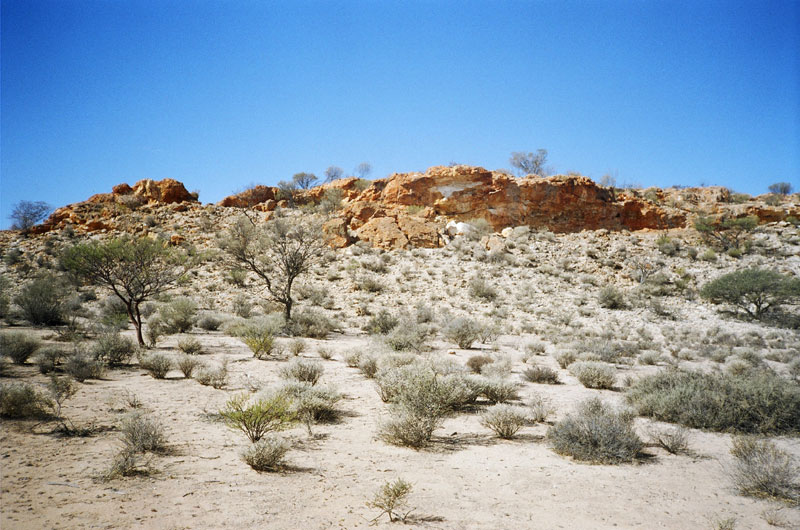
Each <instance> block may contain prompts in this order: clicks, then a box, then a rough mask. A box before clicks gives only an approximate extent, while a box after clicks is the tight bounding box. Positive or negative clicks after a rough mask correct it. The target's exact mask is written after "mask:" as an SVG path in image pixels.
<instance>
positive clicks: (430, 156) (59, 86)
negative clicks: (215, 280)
mask: <svg viewBox="0 0 800 530" xmlns="http://www.w3.org/2000/svg"><path fill="white" fill-rule="evenodd" d="M1 15H2V21H1V23H2V28H1V30H2V35H1V39H2V42H1V43H0V45H1V46H2V47H1V48H0V56H1V60H2V63H1V68H2V78H1V84H2V86H1V90H2V92H0V103H1V105H2V108H1V109H0V111H1V114H0V122H1V123H0V135H1V136H0V155H1V156H2V158H1V159H0V179H1V180H0V213H2V224H1V225H0V226H2V227H7V226H8V220H7V216H8V214H9V213H10V210H11V207H12V205H13V204H15V203H16V202H17V201H19V200H21V199H26V200H44V201H47V202H49V203H50V204H52V205H53V206H62V205H64V204H68V203H71V202H77V201H80V200H84V199H86V198H88V197H89V196H90V195H91V194H94V193H100V192H106V191H109V190H110V189H111V187H112V186H113V185H115V184H118V183H120V182H128V183H130V184H133V183H134V182H135V181H137V180H139V179H143V178H154V179H161V178H166V177H170V178H175V179H178V180H180V181H182V182H184V183H185V185H186V187H187V188H188V189H189V190H190V191H191V190H199V192H200V199H201V201H203V202H212V201H218V200H220V199H221V198H222V197H224V196H226V195H228V194H230V193H232V192H233V191H236V190H239V189H242V188H244V187H246V186H248V185H249V184H252V183H263V184H274V183H276V182H277V181H278V180H282V179H288V178H290V177H291V175H292V174H294V173H296V172H299V171H309V172H314V173H316V174H317V175H322V173H323V171H324V170H325V168H326V167H328V166H329V165H337V166H341V167H342V168H343V169H344V170H345V172H348V173H349V172H352V171H353V169H354V168H355V166H356V165H358V164H359V163H360V162H364V161H366V162H369V163H370V164H372V166H373V168H374V170H373V174H372V175H371V176H372V177H373V178H375V177H383V176H386V175H388V174H390V173H393V172H406V171H420V170H424V169H426V168H427V167H429V166H433V165H446V164H448V163H451V162H457V163H465V164H474V165H481V166H484V167H487V168H490V169H497V168H507V167H509V164H508V158H509V154H510V153H511V152H512V151H535V150H536V149H538V148H546V149H548V150H549V153H550V160H549V163H550V165H551V166H552V167H553V169H555V170H557V171H559V172H568V171H578V172H581V173H583V174H585V175H588V176H590V177H592V178H595V179H599V178H600V177H601V176H602V175H604V174H606V173H611V174H613V175H615V176H616V179H617V183H618V184H623V183H638V184H642V185H644V186H650V185H657V186H670V185H674V184H683V185H697V184H718V185H726V186H729V187H731V188H733V189H735V190H737V191H742V192H747V193H752V194H758V193H763V192H765V191H766V188H767V186H768V185H769V184H771V183H774V182H777V181H788V182H791V183H792V184H793V185H794V187H795V188H800V2H797V1H792V2H770V1H760V2H740V1H728V2H706V1H703V0H694V1H689V2H684V1H668V2H659V1H652V2H650V1H648V2H641V1H633V0H628V1H602V2H600V1H581V2H571V1H568V0H567V1H541V2H536V1H482V2H474V1H459V2H455V1H452V2H445V1H435V0H430V1H413V0H412V1H403V2H382V1H377V0H375V1H339V2H335V1H291V2H289V1H285V2H280V1H272V2H270V1H247V0H236V1H234V0H215V1H212V0H198V1H189V0H184V1H173V0H117V1H112V0H102V1H100V0H92V1H89V0H49V1H45V0H2V13H1Z"/></svg>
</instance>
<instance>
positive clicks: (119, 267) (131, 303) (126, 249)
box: [62, 237, 185, 346]
mask: <svg viewBox="0 0 800 530" xmlns="http://www.w3.org/2000/svg"><path fill="white" fill-rule="evenodd" d="M62 264H63V265H64V267H65V268H66V269H67V270H69V271H71V272H72V273H74V274H75V275H76V276H77V277H78V278H81V279H83V280H85V281H87V282H89V283H91V284H94V285H99V286H102V287H106V288H107V289H110V290H111V292H113V293H114V294H115V295H116V296H117V297H119V299H120V300H122V302H123V303H124V304H125V309H126V311H127V313H128V318H129V319H130V321H131V323H132V324H133V327H135V328H136V340H137V341H138V342H139V345H140V346H144V339H143V338H142V315H141V312H140V310H139V307H140V305H141V304H142V302H144V301H146V300H148V299H149V298H152V297H154V296H156V295H158V294H161V293H163V292H165V291H167V290H168V289H170V288H171V287H172V286H173V285H174V284H175V283H176V282H177V281H178V279H179V278H180V277H181V275H182V274H183V272H184V270H185V266H184V261H183V259H182V256H180V255H178V254H177V253H176V252H175V251H173V250H171V249H169V248H167V247H166V246H164V244H163V243H161V242H159V241H155V240H153V239H150V238H147V237H142V238H138V239H132V238H129V237H125V238H119V239H113V240H111V241H108V242H104V243H101V242H98V241H92V242H90V243H85V244H80V245H75V246H74V247H72V248H70V249H68V250H67V251H66V252H65V254H64V256H63V258H62Z"/></svg>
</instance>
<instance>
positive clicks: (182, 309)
mask: <svg viewBox="0 0 800 530" xmlns="http://www.w3.org/2000/svg"><path fill="white" fill-rule="evenodd" d="M159 313H160V314H161V320H162V321H163V322H164V325H165V326H166V330H167V332H168V333H186V332H187V331H191V329H192V326H194V320H195V315H196V314H197V303H196V302H195V301H194V300H192V299H191V298H188V297H180V298H176V299H175V300H173V301H172V302H170V303H168V304H167V305H165V306H162V307H161V309H160V310H159Z"/></svg>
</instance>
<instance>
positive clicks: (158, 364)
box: [139, 353, 173, 379]
mask: <svg viewBox="0 0 800 530" xmlns="http://www.w3.org/2000/svg"><path fill="white" fill-rule="evenodd" d="M172 364H173V363H172V359H171V358H170V357H169V356H167V355H164V354H163V353H151V354H149V355H147V356H145V357H141V358H140V359H139V366H141V367H142V368H144V369H145V370H147V373H149V374H150V375H151V376H153V378H155V379H164V378H165V377H167V373H168V372H169V371H170V370H171V369H172Z"/></svg>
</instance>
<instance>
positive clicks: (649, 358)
mask: <svg viewBox="0 0 800 530" xmlns="http://www.w3.org/2000/svg"><path fill="white" fill-rule="evenodd" d="M637 360H638V361H639V364H644V365H651V366H652V365H656V364H658V363H659V362H661V361H663V358H662V357H661V354H660V353H658V352H655V351H647V352H644V353H642V354H641V355H639V357H638V359H637Z"/></svg>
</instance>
